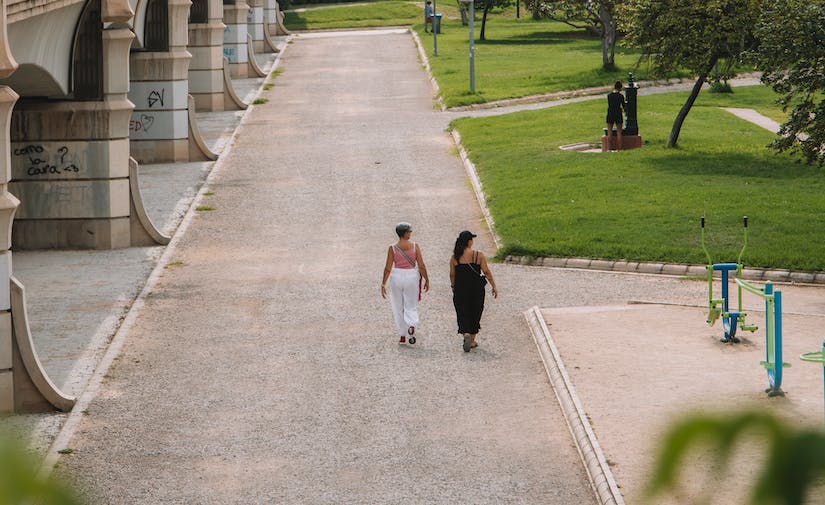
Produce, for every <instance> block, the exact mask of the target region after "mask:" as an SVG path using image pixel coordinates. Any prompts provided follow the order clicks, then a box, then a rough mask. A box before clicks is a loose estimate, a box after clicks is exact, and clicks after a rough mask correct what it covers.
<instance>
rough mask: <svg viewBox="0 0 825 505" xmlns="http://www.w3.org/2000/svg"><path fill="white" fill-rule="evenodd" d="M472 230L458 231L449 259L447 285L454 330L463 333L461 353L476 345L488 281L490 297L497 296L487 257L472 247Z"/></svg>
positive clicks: (473, 236)
mask: <svg viewBox="0 0 825 505" xmlns="http://www.w3.org/2000/svg"><path fill="white" fill-rule="evenodd" d="M475 237H476V235H474V234H473V233H472V232H470V231H467V230H464V231H462V232H461V233H459V234H458V238H457V239H456V241H455V248H454V249H453V256H452V257H451V258H450V286H451V287H452V288H453V306H455V315H456V319H457V320H458V333H460V334H462V335H463V336H464V342H463V348H464V352H470V349H472V348H474V347H478V344H477V343H476V335H478V330H479V329H480V328H481V324H480V323H481V313H482V312H484V294H485V286H486V284H487V282H488V281H489V283H490V287H492V288H493V297H494V298H498V289H496V281H495V280H493V273H492V272H490V267H489V266H488V265H487V258H486V257H485V256H484V253H483V252H481V251H476V250H474V249H473V238H475Z"/></svg>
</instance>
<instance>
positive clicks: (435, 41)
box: [424, 0, 441, 56]
mask: <svg viewBox="0 0 825 505" xmlns="http://www.w3.org/2000/svg"><path fill="white" fill-rule="evenodd" d="M436 5H437V4H436V0H433V21H432V28H433V56H438V34H437V33H436V29H435V13H436V12H438V7H436ZM424 26H425V27H426V26H427V21H426V20H425V21H424ZM438 29H439V30H440V29H441V25H440V23H439V26H438Z"/></svg>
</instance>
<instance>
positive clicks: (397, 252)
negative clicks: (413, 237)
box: [392, 242, 418, 269]
mask: <svg viewBox="0 0 825 505" xmlns="http://www.w3.org/2000/svg"><path fill="white" fill-rule="evenodd" d="M412 245H413V246H412V248H411V249H410V250H409V251H404V252H405V253H406V254H407V256H409V257H410V259H411V260H413V264H412V265H410V262H409V261H407V258H405V257H404V255H403V254H401V249H400V248H399V247H398V246H397V245H394V246H392V254H393V256H392V263H393V266H394V267H395V268H406V269H410V268H415V264H416V263H418V259H417V258H416V257H415V242H413V243H412Z"/></svg>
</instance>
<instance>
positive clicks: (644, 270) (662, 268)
mask: <svg viewBox="0 0 825 505" xmlns="http://www.w3.org/2000/svg"><path fill="white" fill-rule="evenodd" d="M502 263H509V264H513V265H528V266H540V267H555V268H578V269H581V270H602V271H606V272H622V273H640V274H661V275H672V276H677V277H702V278H704V277H706V276H707V274H708V270H707V265H692V264H686V263H650V262H648V263H646V262H639V261H627V260H602V259H591V258H558V257H540V258H533V257H530V256H519V255H507V257H505V258H504V260H502ZM714 277H719V275H718V274H714ZM742 278H743V279H747V280H751V281H762V282H766V281H771V282H773V283H782V284H813V285H825V272H801V271H791V270H784V269H761V268H743V269H742Z"/></svg>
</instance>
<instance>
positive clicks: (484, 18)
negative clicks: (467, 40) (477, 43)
mask: <svg viewBox="0 0 825 505" xmlns="http://www.w3.org/2000/svg"><path fill="white" fill-rule="evenodd" d="M492 6H493V0H489V1H488V2H486V3H485V4H484V15H483V16H481V33H479V34H478V40H487V39H485V38H484V27H485V26H487V12H488V11H489V10H490V7H492Z"/></svg>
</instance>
